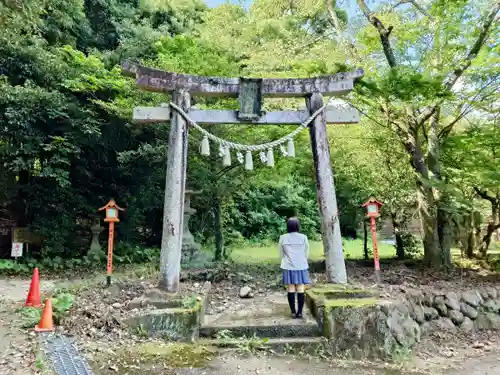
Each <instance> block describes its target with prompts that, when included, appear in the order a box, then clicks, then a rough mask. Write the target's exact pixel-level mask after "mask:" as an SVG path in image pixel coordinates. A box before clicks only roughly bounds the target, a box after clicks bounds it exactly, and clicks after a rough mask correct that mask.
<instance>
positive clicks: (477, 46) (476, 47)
mask: <svg viewBox="0 0 500 375" xmlns="http://www.w3.org/2000/svg"><path fill="white" fill-rule="evenodd" d="M499 11H500V1H497V2H496V4H495V5H494V6H493V7H492V9H491V11H490V13H489V14H488V15H487V16H486V20H485V21H484V23H483V24H482V25H481V27H480V32H479V36H478V37H477V39H476V42H475V43H474V44H473V45H472V48H471V49H470V50H469V53H468V54H467V56H466V57H465V59H464V61H463V62H462V63H461V64H460V65H459V66H458V67H457V68H456V69H455V70H454V71H453V73H452V75H451V77H450V78H449V79H448V80H447V81H446V82H445V87H446V88H447V89H448V90H451V89H452V88H453V86H454V85H455V83H457V81H458V79H459V78H460V77H461V76H462V74H464V72H465V71H466V70H467V69H468V68H469V67H470V66H471V64H472V61H473V60H474V59H475V58H476V56H477V54H478V53H479V51H480V50H481V47H482V46H483V45H484V43H485V42H486V39H487V38H488V34H489V32H490V29H491V25H492V24H493V22H494V21H495V18H496V16H497V14H498V12H499Z"/></svg>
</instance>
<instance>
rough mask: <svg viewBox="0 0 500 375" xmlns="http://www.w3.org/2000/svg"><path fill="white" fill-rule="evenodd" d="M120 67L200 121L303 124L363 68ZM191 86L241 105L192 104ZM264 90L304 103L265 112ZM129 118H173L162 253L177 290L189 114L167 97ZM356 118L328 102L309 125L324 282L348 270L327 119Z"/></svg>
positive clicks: (170, 286)
mask: <svg viewBox="0 0 500 375" xmlns="http://www.w3.org/2000/svg"><path fill="white" fill-rule="evenodd" d="M122 67H123V71H124V73H125V74H127V75H129V76H134V77H135V78H136V83H137V85H138V86H139V87H141V88H142V89H145V90H149V91H156V92H164V93H168V94H172V102H173V103H174V104H175V105H177V106H178V107H180V108H181V109H182V110H183V111H184V112H185V113H186V114H187V115H188V116H189V117H190V119H191V120H193V121H195V122H196V123H198V124H217V123H222V124H238V123H240V124H255V125H271V124H273V125H279V124H301V123H303V122H304V121H305V120H306V119H307V118H308V117H309V116H311V115H312V114H313V113H315V112H316V111H317V110H318V109H320V108H322V107H323V94H324V95H328V96H340V95H344V94H347V93H349V92H350V91H351V90H352V89H353V87H354V81H355V79H357V78H361V77H362V76H363V71H362V70H361V69H358V70H356V71H354V72H346V73H337V74H333V75H328V76H322V77H314V78H289V79H274V78H263V79H250V78H223V77H200V76H193V75H186V74H177V73H172V72H167V71H162V70H158V69H151V68H147V67H144V66H140V65H135V64H131V63H128V62H126V63H124V64H123V66H122ZM191 94H192V95H198V96H220V97H238V98H239V102H240V110H239V111H216V110H197V109H190V101H191ZM263 97H304V98H305V99H306V106H307V110H306V111H278V112H268V113H264V112H263V111H262V110H261V108H262V98H263ZM133 118H134V120H135V121H138V122H143V123H152V122H168V121H170V123H171V125H170V136H169V142H168V160H167V178H166V184H165V203H164V218H163V235H162V244H161V259H160V287H163V288H165V289H167V291H171V292H175V291H177V290H178V288H179V277H180V276H179V275H180V261H181V247H182V228H183V214H182V213H183V204H184V190H185V182H186V167H187V165H186V164H187V134H188V125H187V123H186V119H185V118H184V117H183V116H182V115H181V114H179V113H178V112H177V111H176V110H172V108H170V106H169V105H162V106H161V107H137V108H135V109H134V117H133ZM357 122H359V113H358V112H357V111H356V110H355V109H353V108H339V107H334V106H332V107H327V108H326V109H325V110H324V111H323V112H322V113H320V114H319V115H317V116H316V117H315V118H314V120H313V121H312V122H311V124H310V125H309V134H310V138H311V146H312V153H313V160H314V167H315V172H316V187H317V199H318V206H319V211H320V215H321V231H322V235H323V246H324V253H325V263H326V271H327V276H328V280H329V282H333V283H342V284H343V283H346V282H347V275H346V270H345V264H344V255H343V250H342V238H341V233H340V225H339V220H338V215H337V213H338V210H337V198H336V194H335V185H334V179H333V172H332V168H331V163H330V148H329V144H328V137H327V132H326V124H327V123H332V124H350V123H357Z"/></svg>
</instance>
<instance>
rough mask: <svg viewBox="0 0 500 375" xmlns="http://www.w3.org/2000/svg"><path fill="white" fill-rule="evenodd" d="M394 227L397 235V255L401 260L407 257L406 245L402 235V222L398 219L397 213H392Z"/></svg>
mask: <svg viewBox="0 0 500 375" xmlns="http://www.w3.org/2000/svg"><path fill="white" fill-rule="evenodd" d="M391 220H392V228H393V230H394V236H395V237H396V255H397V257H398V259H399V260H403V259H404V258H405V247H404V243H403V237H402V236H401V229H400V224H399V222H398V221H397V218H396V213H395V212H392V213H391Z"/></svg>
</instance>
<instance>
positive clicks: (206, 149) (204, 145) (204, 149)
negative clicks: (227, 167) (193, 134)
mask: <svg viewBox="0 0 500 375" xmlns="http://www.w3.org/2000/svg"><path fill="white" fill-rule="evenodd" d="M200 154H202V155H203V156H210V143H209V142H208V137H207V136H206V135H205V136H204V137H203V139H202V141H201V145H200Z"/></svg>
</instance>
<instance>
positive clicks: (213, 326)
mask: <svg viewBox="0 0 500 375" xmlns="http://www.w3.org/2000/svg"><path fill="white" fill-rule="evenodd" d="M200 336H201V337H212V338H221V337H224V338H227V339H228V338H238V337H240V338H241V337H245V338H251V337H259V338H280V337H319V336H321V332H320V330H319V326H318V324H317V322H316V321H315V320H314V319H312V317H307V318H305V319H291V318H282V317H280V318H276V319H273V318H254V319H251V320H248V319H233V320H231V321H212V322H211V321H210V320H209V321H205V323H204V324H203V325H202V326H201V328H200Z"/></svg>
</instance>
